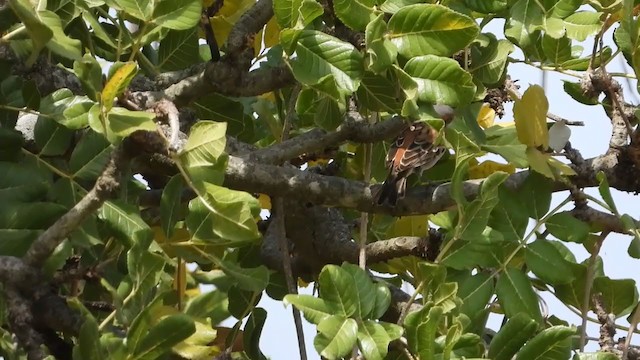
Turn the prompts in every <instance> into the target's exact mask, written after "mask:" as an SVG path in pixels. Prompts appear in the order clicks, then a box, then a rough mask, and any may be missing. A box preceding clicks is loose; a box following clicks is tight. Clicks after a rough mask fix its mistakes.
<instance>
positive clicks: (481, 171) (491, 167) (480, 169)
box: [469, 160, 516, 179]
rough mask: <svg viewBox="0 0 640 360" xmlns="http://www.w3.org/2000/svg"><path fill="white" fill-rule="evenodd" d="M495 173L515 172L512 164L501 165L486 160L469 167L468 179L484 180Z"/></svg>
mask: <svg viewBox="0 0 640 360" xmlns="http://www.w3.org/2000/svg"><path fill="white" fill-rule="evenodd" d="M496 171H503V172H506V173H509V174H513V173H514V172H515V171H516V167H515V166H513V165H512V164H501V163H497V162H495V161H492V160H486V161H483V162H482V163H480V164H479V165H476V166H470V167H469V178H470V179H484V178H486V177H488V176H489V175H491V174H493V173H494V172H496Z"/></svg>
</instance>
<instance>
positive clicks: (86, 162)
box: [69, 130, 113, 180]
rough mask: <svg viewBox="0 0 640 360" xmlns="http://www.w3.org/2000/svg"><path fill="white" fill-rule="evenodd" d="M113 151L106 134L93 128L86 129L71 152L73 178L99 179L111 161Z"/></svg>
mask: <svg viewBox="0 0 640 360" xmlns="http://www.w3.org/2000/svg"><path fill="white" fill-rule="evenodd" d="M112 151H113V147H112V146H111V144H109V142H108V141H107V139H106V138H105V137H104V136H102V135H100V134H98V133H96V132H94V131H91V130H88V131H86V132H85V133H84V134H83V135H82V138H81V139H80V141H79V142H78V143H77V144H76V146H75V148H74V149H73V152H72V153H71V159H70V161H69V170H71V172H72V176H73V178H74V179H81V180H95V179H97V178H98V176H100V174H101V173H102V171H103V170H104V166H105V165H106V164H107V161H109V157H110V156H111V152H112Z"/></svg>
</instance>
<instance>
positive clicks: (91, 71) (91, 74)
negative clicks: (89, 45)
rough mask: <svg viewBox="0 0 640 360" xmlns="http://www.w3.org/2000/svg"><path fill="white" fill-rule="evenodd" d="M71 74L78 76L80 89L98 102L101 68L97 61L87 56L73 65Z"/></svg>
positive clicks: (100, 86)
mask: <svg viewBox="0 0 640 360" xmlns="http://www.w3.org/2000/svg"><path fill="white" fill-rule="evenodd" d="M73 72H74V73H75V74H76V76H78V80H80V84H82V89H84V91H85V92H86V93H87V95H88V96H89V98H90V99H91V100H93V101H98V99H99V96H100V95H99V93H100V91H102V67H101V66H100V64H99V63H98V60H96V58H94V57H93V56H91V55H89V54H85V55H84V56H83V57H82V59H80V60H76V61H75V62H74V63H73Z"/></svg>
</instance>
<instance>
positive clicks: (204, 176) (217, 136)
mask: <svg viewBox="0 0 640 360" xmlns="http://www.w3.org/2000/svg"><path fill="white" fill-rule="evenodd" d="M226 130H227V124H226V123H219V122H215V121H199V122H197V123H196V124H195V125H194V126H193V127H192V128H191V133H190V134H189V138H188V140H187V143H186V144H185V146H184V148H183V149H182V151H181V152H180V161H181V162H182V164H183V165H184V168H185V170H186V171H187V172H188V173H189V175H190V177H191V181H193V182H194V183H199V182H201V181H206V182H209V183H212V184H222V180H223V179H224V169H225V168H226V166H227V164H226V159H227V158H226V155H225V154H224V149H225V146H226V144H227V139H226V137H225V132H226Z"/></svg>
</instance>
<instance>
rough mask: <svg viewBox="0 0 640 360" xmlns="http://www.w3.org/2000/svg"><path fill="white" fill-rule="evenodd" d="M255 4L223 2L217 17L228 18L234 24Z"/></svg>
mask: <svg viewBox="0 0 640 360" xmlns="http://www.w3.org/2000/svg"><path fill="white" fill-rule="evenodd" d="M255 3H256V2H255V0H225V1H224V4H223V5H222V8H220V11H218V15H222V16H224V17H227V18H229V20H231V21H232V22H233V23H234V24H235V22H236V21H238V19H240V17H241V16H242V15H243V14H244V13H245V12H246V11H247V10H248V9H249V8H250V7H252V6H253V5H255ZM216 30H217V29H216Z"/></svg>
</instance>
